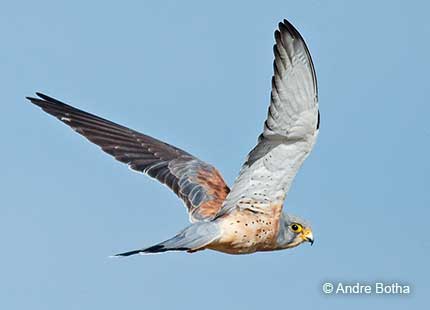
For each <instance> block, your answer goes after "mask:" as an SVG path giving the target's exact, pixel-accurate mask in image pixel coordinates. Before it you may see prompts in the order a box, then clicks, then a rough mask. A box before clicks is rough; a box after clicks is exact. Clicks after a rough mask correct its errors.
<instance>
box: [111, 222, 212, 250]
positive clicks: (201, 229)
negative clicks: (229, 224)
mask: <svg viewBox="0 0 430 310" xmlns="http://www.w3.org/2000/svg"><path fill="white" fill-rule="evenodd" d="M219 236H220V229H219V227H218V224H217V223H214V222H198V223H195V224H193V225H191V226H188V227H187V228H185V229H184V230H182V231H181V232H180V233H178V234H177V235H176V236H174V237H173V238H170V239H168V240H166V241H163V242H161V243H158V244H156V245H153V246H150V247H148V248H143V249H139V250H134V251H129V252H124V253H119V254H116V255H114V256H130V255H135V254H151V253H161V252H167V251H188V252H194V251H198V250H199V249H202V248H204V247H205V246H206V245H208V244H209V243H211V242H212V241H214V240H216V239H217V238H219Z"/></svg>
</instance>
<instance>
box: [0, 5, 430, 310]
mask: <svg viewBox="0 0 430 310" xmlns="http://www.w3.org/2000/svg"><path fill="white" fill-rule="evenodd" d="M1 7H2V8H1V11H0V38H1V48H0V59H1V70H0V84H1V89H2V99H1V103H0V105H1V122H0V129H1V130H0V139H1V152H0V162H1V174H0V193H1V207H0V244H1V255H0V273H1V275H0V307H1V308H2V309H34V310H38V309H44V310H45V309H62V310H68V309H91V310H94V309H106V310H108V309H131V308H133V309H205V310H212V309H237V310H239V309H247V310H253V309H290V310H291V309H299V308H300V309H345V307H347V308H348V309H363V308H364V307H369V309H372V308H373V309H375V308H376V307H378V309H405V307H409V306H417V309H424V308H425V306H426V305H427V306H428V293H429V291H430V284H429V275H430V274H429V267H428V263H429V256H430V255H429V254H430V241H429V239H430V238H429V234H428V227H429V225H428V222H429V218H430V212H429V205H430V198H429V183H430V181H429V173H430V164H429V156H430V144H429V141H430V128H429V123H428V119H429V115H430V105H429V95H428V94H429V74H428V72H429V69H430V62H429V58H428V55H429V53H430V44H429V37H430V22H429V19H428V12H429V9H430V7H429V5H428V4H425V1H410V2H408V4H406V2H405V1H317V0H310V1H286V0H283V1H253V2H252V1H167V0H165V1H158V2H156V1H121V2H118V1H115V2H114V1H68V2H67V3H66V2H62V1H43V0H40V1H9V2H7V3H6V2H5V3H3V4H2V6H1ZM283 18H288V19H289V20H290V21H291V22H292V23H293V24H294V25H295V26H296V27H297V28H298V29H299V30H300V32H301V33H302V35H303V36H304V37H305V39H306V41H307V43H308V46H309V48H310V50H311V53H312V56H313V59H314V62H315V67H316V71H317V76H318V82H319V99H320V109H321V129H320V135H319V139H318V142H317V144H316V147H315V149H314V151H313V153H312V154H311V156H310V157H309V158H308V160H307V161H306V163H305V164H304V166H303V168H302V170H301V171H300V172H299V174H298V176H297V178H296V180H295V182H294V184H293V187H292V190H291V192H290V193H289V196H288V199H287V201H286V204H285V209H286V210H288V211H289V212H291V213H293V214H297V215H300V216H301V217H303V218H305V219H308V220H309V221H310V222H311V223H312V225H313V230H314V234H315V238H316V242H315V244H314V246H313V247H310V246H309V245H308V244H305V245H302V246H300V247H298V248H295V249H293V250H288V251H280V252H272V253H257V254H253V255H245V256H231V255H225V254H221V253H217V252H212V251H205V252H201V253H197V254H192V255H190V254H186V253H167V254H164V255H153V256H146V257H144V256H137V257H131V258H127V259H111V258H108V256H109V255H111V254H114V253H117V252H119V251H126V250H131V249H134V248H136V247H141V246H149V245H152V244H154V243H156V242H159V241H162V240H164V239H166V238H168V237H170V236H172V235H173V234H175V233H176V232H177V231H178V230H180V229H181V228H183V227H184V226H185V225H187V224H188V222H187V215H186V212H185V209H184V207H183V206H182V202H181V201H180V200H179V199H177V198H176V196H175V195H174V194H172V193H171V192H170V191H169V190H168V189H167V188H166V187H164V186H161V185H160V184H158V183H157V182H156V181H153V180H151V179H150V178H148V177H145V176H143V175H139V174H137V173H132V172H131V171H130V170H128V169H127V167H126V166H125V165H123V164H121V163H118V162H116V161H114V160H113V159H112V158H110V157H109V156H107V155H106V154H104V153H103V152H101V151H100V150H99V149H98V148H97V147H96V146H94V145H92V144H90V143H89V142H87V141H86V140H85V139H83V138H82V137H81V136H79V135H77V134H76V133H74V132H73V131H72V130H70V129H69V128H68V127H67V126H65V125H63V124H62V123H60V122H58V121H57V120H56V119H54V118H52V117H51V116H48V115H47V114H45V113H43V112H42V111H41V110H39V109H38V108H36V107H34V106H32V105H30V104H28V103H27V102H26V100H25V99H24V97H25V96H28V95H32V94H33V93H34V92H35V91H41V92H45V93H47V94H49V95H52V96H54V97H57V98H58V99H61V100H64V101H66V102H68V103H71V104H72V105H75V106H77V107H79V108H81V109H84V110H87V111H90V112H92V113H95V114H98V115H101V116H103V117H106V118H108V119H111V120H113V121H116V122H119V123H120V124H124V125H127V126H129V127H131V128H134V129H136V130H139V131H142V132H144V133H147V134H150V135H153V136H154V137H157V138H159V139H162V140H165V141H167V142H169V143H171V144H174V145H176V146H178V147H181V148H183V149H185V150H187V151H188V152H191V153H192V154H194V155H196V156H198V157H200V158H201V159H203V160H205V161H207V162H209V163H212V164H213V165H215V166H216V167H218V168H219V170H220V171H221V172H222V174H223V175H224V177H225V179H226V180H227V181H228V183H229V184H230V185H231V184H232V182H233V181H234V179H235V177H236V175H237V173H238V171H239V168H240V166H241V164H242V162H243V159H244V158H245V156H246V154H247V153H248V151H249V150H250V149H251V148H252V147H253V146H254V145H255V142H256V139H257V136H258V135H259V133H260V132H261V130H262V126H263V122H264V120H265V117H266V113H267V106H268V102H269V94H270V78H271V75H272V61H273V56H272V45H273V42H274V39H273V31H274V30H275V28H276V27H277V23H278V22H279V21H281V20H282V19H283ZM325 281H333V282H336V281H345V282H349V283H355V282H362V283H373V282H375V281H385V282H399V283H405V284H410V285H411V286H412V294H411V295H409V296H326V295H324V294H323V293H322V291H321V284H322V283H324V282H325ZM426 293H427V294H426Z"/></svg>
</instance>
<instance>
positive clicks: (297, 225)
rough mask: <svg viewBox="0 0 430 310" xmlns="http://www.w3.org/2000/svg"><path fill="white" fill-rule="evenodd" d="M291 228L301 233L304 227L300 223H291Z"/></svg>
mask: <svg viewBox="0 0 430 310" xmlns="http://www.w3.org/2000/svg"><path fill="white" fill-rule="evenodd" d="M290 228H291V230H292V231H293V232H295V233H299V232H301V231H302V229H303V227H302V225H300V224H296V223H294V224H291V225H290Z"/></svg>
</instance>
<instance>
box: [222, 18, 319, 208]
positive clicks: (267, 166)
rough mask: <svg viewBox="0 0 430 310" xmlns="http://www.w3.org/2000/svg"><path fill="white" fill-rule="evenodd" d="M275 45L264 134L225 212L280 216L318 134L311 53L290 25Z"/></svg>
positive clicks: (284, 27)
mask: <svg viewBox="0 0 430 310" xmlns="http://www.w3.org/2000/svg"><path fill="white" fill-rule="evenodd" d="M275 40H276V44H275V46H274V54H275V61H274V66H273V67H274V75H273V78H272V94H271V102H270V106H269V112H268V117H267V120H266V122H265V124H264V131H263V133H262V134H261V135H260V137H259V140H258V144H257V146H256V147H255V148H254V149H253V150H252V151H251V152H250V153H249V155H248V158H247V160H246V162H245V164H244V165H243V166H242V169H241V171H240V173H239V176H238V177H237V179H236V181H235V183H234V185H233V187H232V189H231V192H230V194H229V195H228V196H227V198H226V201H225V202H224V204H223V209H222V213H225V212H228V211H230V210H232V209H234V208H242V209H250V210H253V211H255V212H263V213H269V212H274V209H276V210H278V211H280V210H281V208H282V204H283V202H284V200H285V196H286V193H287V191H288V190H289V188H290V185H291V183H292V181H293V178H294V177H295V175H296V173H297V171H298V170H299V168H300V166H301V165H302V163H303V161H304V160H305V159H306V157H307V156H308V154H309V152H310V151H311V150H312V147H313V145H314V143H315V140H316V137H317V134H318V129H319V111H318V97H317V80H316V75H315V69H314V66H313V63H312V59H311V55H310V53H309V50H308V48H307V47H306V44H305V42H304V40H303V38H302V37H301V35H300V34H299V32H298V31H297V30H296V29H295V28H294V27H293V26H292V25H291V24H290V23H289V22H288V21H287V20H284V22H283V23H280V24H279V30H276V32H275ZM278 211H277V212H278Z"/></svg>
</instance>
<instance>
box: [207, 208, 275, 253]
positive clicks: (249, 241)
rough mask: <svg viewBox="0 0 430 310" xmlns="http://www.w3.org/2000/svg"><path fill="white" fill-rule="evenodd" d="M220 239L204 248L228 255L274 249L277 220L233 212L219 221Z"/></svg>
mask: <svg viewBox="0 0 430 310" xmlns="http://www.w3.org/2000/svg"><path fill="white" fill-rule="evenodd" d="M219 221H220V222H219V224H220V228H221V232H222V233H221V237H220V238H218V239H217V240H215V241H214V242H212V243H211V244H209V245H208V246H207V247H206V248H208V249H211V250H215V251H220V252H224V253H229V254H248V253H253V252H257V251H270V250H274V249H276V238H277V235H278V227H279V219H278V218H277V217H275V218H274V217H273V216H271V215H266V214H260V213H253V212H251V211H246V210H245V211H235V212H233V213H230V214H228V215H226V216H224V217H223V218H220V219H219Z"/></svg>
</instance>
